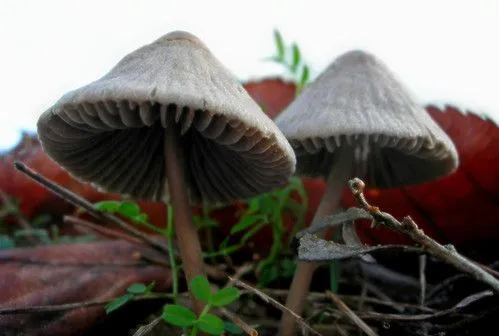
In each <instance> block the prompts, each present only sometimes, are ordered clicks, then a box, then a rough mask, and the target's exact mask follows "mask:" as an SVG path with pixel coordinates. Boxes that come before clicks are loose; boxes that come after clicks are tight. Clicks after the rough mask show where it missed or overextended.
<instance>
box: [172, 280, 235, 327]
mask: <svg viewBox="0 0 499 336" xmlns="http://www.w3.org/2000/svg"><path fill="white" fill-rule="evenodd" d="M190 286H191V289H192V293H193V295H194V296H195V297H196V298H197V299H198V300H199V301H201V302H203V303H205V304H206V306H205V307H204V309H203V311H202V312H201V314H200V315H199V316H196V314H195V313H194V312H193V311H192V310H190V309H189V308H187V307H184V306H181V305H178V304H167V305H165V306H164V308H163V320H164V321H165V322H167V323H169V324H171V325H173V326H176V327H180V328H185V329H188V328H189V329H190V335H191V336H193V335H197V333H198V332H199V331H201V332H204V333H207V334H210V335H222V333H224V331H229V332H230V331H231V330H236V331H237V329H235V328H234V327H235V326H234V325H231V324H225V323H224V321H223V320H222V319H221V318H219V317H218V316H216V315H214V314H211V313H210V309H211V308H213V307H223V306H227V305H229V304H231V303H232V302H234V301H236V300H237V299H238V298H239V296H240V292H239V290H238V289H237V288H235V287H232V286H227V287H224V288H221V289H220V290H218V291H216V292H213V291H212V289H211V285H210V283H209V282H208V279H206V277H204V276H202V275H199V276H197V277H195V278H193V279H192V280H191V283H190ZM226 326H228V328H227V327H226Z"/></svg>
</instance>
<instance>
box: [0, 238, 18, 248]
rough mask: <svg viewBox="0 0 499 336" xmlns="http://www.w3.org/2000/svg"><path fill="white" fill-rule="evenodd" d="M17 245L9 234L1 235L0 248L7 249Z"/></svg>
mask: <svg viewBox="0 0 499 336" xmlns="http://www.w3.org/2000/svg"><path fill="white" fill-rule="evenodd" d="M14 247H16V242H15V241H14V239H12V238H10V237H9V236H7V235H0V250H7V249H10V248H14Z"/></svg>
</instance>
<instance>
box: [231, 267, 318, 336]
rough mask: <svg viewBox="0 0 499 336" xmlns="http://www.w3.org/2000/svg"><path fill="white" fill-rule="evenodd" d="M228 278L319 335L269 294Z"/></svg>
mask: <svg viewBox="0 0 499 336" xmlns="http://www.w3.org/2000/svg"><path fill="white" fill-rule="evenodd" d="M229 279H230V281H231V282H232V283H233V284H234V285H235V286H238V287H241V288H244V289H246V290H248V291H250V292H252V293H254V294H256V295H257V296H258V297H260V298H261V299H262V300H263V301H265V302H267V303H269V304H271V305H273V306H274V307H276V308H277V309H279V310H281V311H282V312H287V313H288V314H290V315H291V316H293V318H294V319H295V320H296V323H298V324H299V325H300V326H301V327H302V328H303V329H305V330H308V331H309V332H311V333H312V334H314V335H321V334H320V333H319V332H318V331H316V330H315V329H314V328H312V327H311V326H309V325H308V324H307V323H306V322H305V321H304V320H303V318H302V317H301V316H299V315H297V314H296V313H295V312H293V311H292V310H289V309H288V308H286V307H285V306H284V305H282V304H281V303H279V302H278V301H277V300H275V299H273V298H271V297H270V296H268V295H267V294H265V293H263V292H262V291H260V290H258V289H256V288H255V287H253V286H250V285H248V284H247V283H245V282H243V281H241V280H237V279H234V278H232V277H230V276H229Z"/></svg>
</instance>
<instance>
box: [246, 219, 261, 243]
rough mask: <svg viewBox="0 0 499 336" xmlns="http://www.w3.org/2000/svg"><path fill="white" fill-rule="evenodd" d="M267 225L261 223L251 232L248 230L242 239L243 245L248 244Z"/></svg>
mask: <svg viewBox="0 0 499 336" xmlns="http://www.w3.org/2000/svg"><path fill="white" fill-rule="evenodd" d="M266 225H267V221H265V222H260V223H258V224H256V225H255V226H253V227H252V228H251V229H250V230H248V231H247V232H246V233H245V234H244V235H243V236H242V237H241V243H246V242H247V241H248V240H249V239H250V238H251V237H253V236H254V235H255V234H257V233H258V231H260V230H261V229H263V228H264V227H265V226H266Z"/></svg>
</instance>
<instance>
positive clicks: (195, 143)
mask: <svg viewBox="0 0 499 336" xmlns="http://www.w3.org/2000/svg"><path fill="white" fill-rule="evenodd" d="M38 135H39V138H40V141H41V144H42V146H43V149H44V150H45V152H46V153H47V154H48V155H49V156H50V157H51V158H52V159H54V160H55V161H56V162H58V163H59V164H60V165H61V166H62V167H63V168H64V169H66V170H67V171H68V172H69V173H70V174H71V175H73V176H74V177H75V178H77V179H80V180H84V181H87V182H91V183H92V184H93V185H95V186H97V187H98V188H100V189H102V190H104V191H107V192H116V193H121V194H124V195H129V196H131V197H133V198H136V199H149V200H155V201H160V200H163V201H165V202H171V203H172V205H173V209H174V225H175V230H176V233H177V238H178V242H179V250H180V256H181V258H182V261H183V264H184V270H185V275H186V278H187V281H188V283H190V280H191V279H192V278H193V277H194V276H196V275H199V274H204V271H203V265H204V263H203V259H202V254H201V247H200V242H199V237H198V235H197V232H196V229H195V227H194V225H193V223H192V214H191V205H193V204H199V203H201V202H208V203H219V202H222V203H225V202H231V201H234V200H238V199H245V198H249V197H252V196H254V195H257V194H260V193H263V192H266V191H269V190H271V189H273V188H276V187H279V186H281V185H283V184H284V183H285V182H287V180H288V177H289V176H290V175H291V174H293V173H294V169H295V165H296V158H295V154H294V151H293V149H292V148H291V146H290V144H289V143H288V141H287V140H286V138H285V137H284V135H283V134H282V133H281V132H280V130H279V129H278V128H277V126H276V125H275V124H274V123H273V121H272V120H270V119H269V118H268V117H267V116H266V115H265V114H264V113H263V111H262V110H261V109H260V107H259V106H258V105H257V104H256V103H255V102H254V101H253V100H252V99H251V97H250V96H249V95H248V94H247V92H246V91H245V90H244V88H243V87H242V85H241V84H240V83H239V82H238V81H237V80H236V79H235V78H234V76H233V75H232V74H231V73H230V72H229V71H228V70H227V69H226V68H225V67H224V66H223V65H222V64H221V63H220V62H219V61H218V60H217V59H216V58H215V56H214V55H213V54H212V53H211V51H210V50H209V49H208V48H207V47H206V46H205V45H204V44H203V42H201V41H200V40H199V39H198V38H197V37H195V36H193V35H192V34H189V33H187V32H182V31H175V32H171V33H169V34H166V35H164V36H163V37H161V38H159V39H158V40H156V41H154V42H153V43H151V44H148V45H145V46H143V47H141V48H139V49H137V50H135V51H133V52H132V53H130V54H128V55H127V56H125V57H124V58H123V59H122V60H121V61H120V62H119V63H118V64H117V65H116V66H115V67H114V68H112V69H111V70H110V71H109V72H108V73H107V74H106V75H104V76H103V77H101V78H100V79H98V80H96V81H95V82H92V83H90V84H88V85H86V86H83V87H81V88H79V89H77V90H74V91H72V92H69V93H67V94H66V95H64V96H63V97H62V98H61V99H60V100H59V101H58V102H56V104H55V105H54V106H52V107H51V108H50V109H49V110H47V111H46V112H44V113H43V114H42V116H41V117H40V119H39V121H38ZM193 299H194V298H193ZM194 303H195V304H194V306H195V310H196V311H197V313H200V312H201V310H202V308H203V305H202V304H201V303H200V302H198V301H196V300H194Z"/></svg>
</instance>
